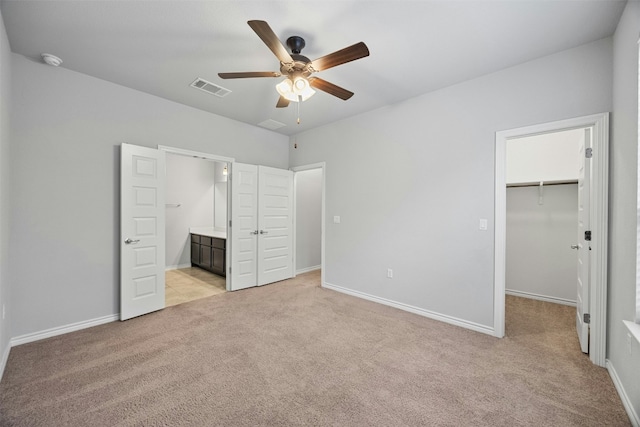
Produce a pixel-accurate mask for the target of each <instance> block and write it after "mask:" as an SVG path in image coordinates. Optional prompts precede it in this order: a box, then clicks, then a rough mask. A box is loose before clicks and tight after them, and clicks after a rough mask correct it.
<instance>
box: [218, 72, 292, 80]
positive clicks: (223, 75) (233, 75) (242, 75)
mask: <svg viewBox="0 0 640 427" xmlns="http://www.w3.org/2000/svg"><path fill="white" fill-rule="evenodd" d="M280 75H281V74H280V73H276V72H275V71H249V72H246V73H218V76H219V77H220V78H221V79H246V78H250V77H280Z"/></svg>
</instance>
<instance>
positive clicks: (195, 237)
mask: <svg viewBox="0 0 640 427" xmlns="http://www.w3.org/2000/svg"><path fill="white" fill-rule="evenodd" d="M191 243H200V236H198V235H197V234H192V235H191Z"/></svg>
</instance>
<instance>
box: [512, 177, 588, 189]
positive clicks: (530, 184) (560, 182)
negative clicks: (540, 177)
mask: <svg viewBox="0 0 640 427" xmlns="http://www.w3.org/2000/svg"><path fill="white" fill-rule="evenodd" d="M577 183H578V180H577V179H576V180H574V181H555V182H553V181H552V182H546V181H542V185H543V186H544V187H547V186H549V185H566V184H577ZM513 187H540V182H532V183H526V184H507V188H513Z"/></svg>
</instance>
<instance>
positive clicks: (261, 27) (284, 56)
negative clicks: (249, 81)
mask: <svg viewBox="0 0 640 427" xmlns="http://www.w3.org/2000/svg"><path fill="white" fill-rule="evenodd" d="M247 24H249V26H250V27H251V28H252V29H253V31H255V33H256V34H257V35H258V37H260V38H261V39H262V41H263V42H264V44H266V45H267V47H268V48H269V49H271V52H273V53H274V55H275V56H276V57H277V58H278V60H279V61H280V62H285V63H287V62H293V58H292V57H291V55H289V52H287V49H286V48H285V47H284V45H283V44H282V42H281V41H280V40H279V39H278V36H276V34H275V33H274V32H273V30H272V29H271V27H270V26H269V24H267V23H266V22H265V21H248V22H247Z"/></svg>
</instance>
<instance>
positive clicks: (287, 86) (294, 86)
mask: <svg viewBox="0 0 640 427" xmlns="http://www.w3.org/2000/svg"><path fill="white" fill-rule="evenodd" d="M276 90H277V91H278V93H279V94H280V95H282V96H283V97H284V98H286V99H288V100H289V101H292V102H298V97H299V96H301V97H302V100H303V101H306V100H307V99H309V98H311V97H312V96H313V94H314V93H316V91H315V90H313V89H311V86H310V85H309V82H308V81H307V79H305V78H302V77H298V78H297V79H295V81H291V79H284V80H283V81H281V82H280V83H278V84H277V85H276Z"/></svg>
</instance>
